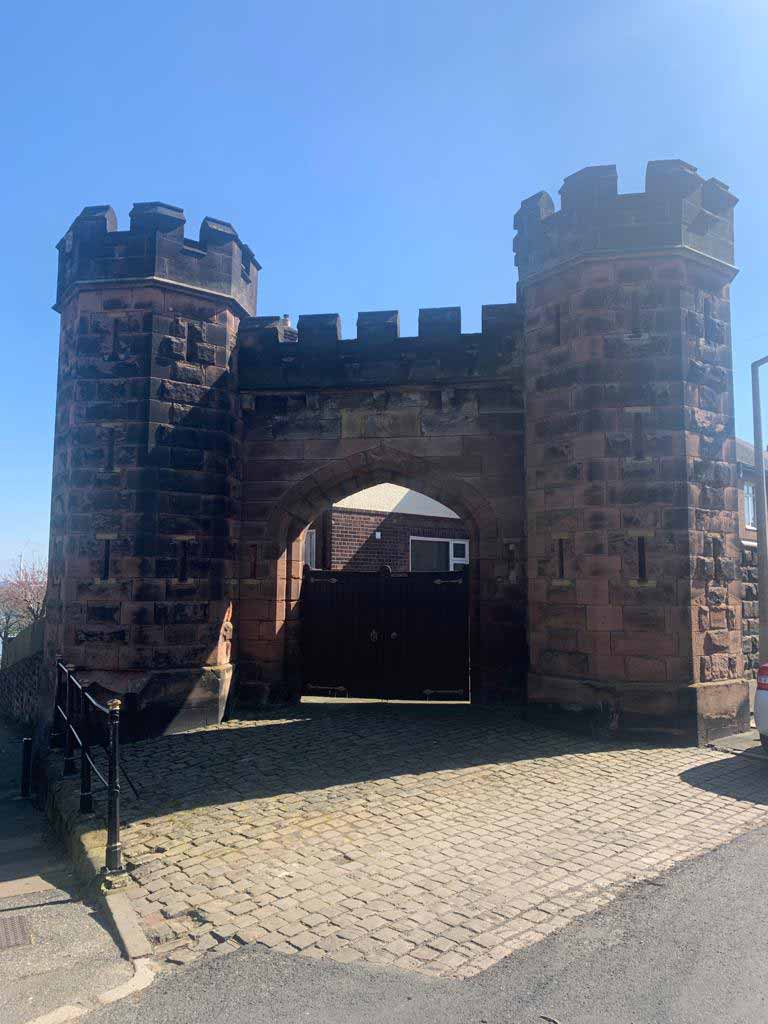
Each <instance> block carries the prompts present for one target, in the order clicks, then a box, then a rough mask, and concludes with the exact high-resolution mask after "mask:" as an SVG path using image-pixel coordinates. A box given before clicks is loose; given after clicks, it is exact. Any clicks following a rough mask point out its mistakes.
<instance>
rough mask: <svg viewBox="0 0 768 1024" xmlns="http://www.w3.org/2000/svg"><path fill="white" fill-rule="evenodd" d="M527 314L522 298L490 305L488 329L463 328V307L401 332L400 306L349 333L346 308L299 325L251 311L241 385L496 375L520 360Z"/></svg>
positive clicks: (245, 323) (370, 316) (426, 314)
mask: <svg viewBox="0 0 768 1024" xmlns="http://www.w3.org/2000/svg"><path fill="white" fill-rule="evenodd" d="M522 328H523V313H522V309H521V307H520V306H518V305H517V304H516V303H503V304H498V305H489V306H483V307H482V325H481V330H480V332H478V333H474V334H462V331H461V309H460V308H459V307H458V306H445V307H439V308H435V309H420V310H419V328H418V330H419V333H418V335H416V336H414V337H401V336H400V313H399V312H398V311H397V310H391V309H388V310H378V311H371V312H362V313H358V315H357V336H356V337H355V338H348V339H345V338H343V337H342V328H341V317H340V316H339V314H338V313H313V314H309V315H307V314H303V315H302V316H300V317H299V319H298V322H297V325H296V327H292V326H291V324H290V321H289V320H288V318H287V317H286V316H258V317H249V318H248V319H245V320H242V321H241V322H240V331H239V334H238V346H239V353H240V355H239V370H240V385H241V387H242V388H245V389H248V388H250V387H259V388H264V387H275V388H289V387H309V386H314V387H318V386H322V385H324V384H328V383H329V382H339V381H347V382H348V383H350V384H364V383H375V384H378V385H381V384H385V383H388V382H389V383H395V382H397V383H400V384H402V383H403V382H404V381H406V380H419V379H421V377H422V376H425V377H430V378H432V379H434V378H435V377H436V376H437V378H438V379H445V380H448V379H456V378H458V379H462V378H466V377H473V376H474V377H493V376H494V375H496V374H499V373H500V372H501V373H502V374H503V367H504V366H508V365H511V364H515V365H519V363H520V360H521V358H522V350H521V339H522Z"/></svg>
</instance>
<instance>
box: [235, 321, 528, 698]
mask: <svg viewBox="0 0 768 1024" xmlns="http://www.w3.org/2000/svg"><path fill="white" fill-rule="evenodd" d="M239 367H240V388H241V396H242V408H243V444H244V449H243V465H244V481H243V532H242V537H243V552H242V561H241V572H242V580H241V590H240V596H241V609H240V630H239V651H240V670H241V678H242V681H243V684H244V685H247V680H248V676H249V674H252V676H253V678H254V682H259V683H261V682H263V681H265V680H266V681H271V680H274V681H275V682H277V681H279V680H280V679H281V678H282V677H283V676H284V675H285V666H286V662H290V661H291V660H292V659H293V660H294V661H295V658H296V654H295V652H296V638H297V636H298V616H299V609H298V601H299V596H300V589H301V557H300V550H297V547H296V544H295V538H298V537H299V535H300V533H301V531H302V530H303V529H304V528H305V527H306V526H307V524H308V523H310V522H312V521H313V520H314V519H315V517H316V516H317V515H318V514H319V512H320V511H321V510H322V509H323V508H326V507H327V506H328V505H330V504H332V503H333V502H334V501H337V500H338V499H340V498H343V497H346V496H347V495H349V494H351V493H354V492H355V491H358V490H360V489H362V488H364V487H367V486H370V485H372V484H374V483H379V482H384V481H393V482H395V483H399V484H403V485H404V486H407V487H412V488H414V489H415V490H418V491H421V492H423V493H425V494H427V495H429V496H430V497H432V498H436V499H437V500H438V501H441V502H443V503H444V504H445V505H447V506H448V507H449V508H451V509H453V510H454V511H455V512H456V513H457V514H459V515H460V516H461V517H462V518H463V520H464V523H465V525H466V526H467V527H468V529H469V532H470V535H471V536H472V539H473V550H474V551H475V552H476V553H477V557H476V559H475V560H474V562H473V568H472V572H473V590H472V595H473V596H472V607H473V616H474V619H473V637H474V646H473V651H474V654H473V658H474V659H476V660H473V667H474V668H476V676H473V679H474V678H476V679H477V681H478V682H477V689H478V690H480V689H481V684H480V680H481V678H482V679H484V680H485V683H484V684H483V685H485V686H486V687H487V688H488V690H494V691H496V690H499V691H505V692H507V693H510V694H512V695H516V696H518V697H519V696H521V695H522V692H523V689H524V681H525V665H526V646H525V624H524V620H525V591H524V583H523V574H522V569H521V553H522V543H523V532H524V487H523V431H524V412H523V403H524V397H523V374H522V351H521V321H520V311H519V309H518V308H517V307H516V306H515V305H508V306H486V307H484V309H483V329H482V331H481V332H480V333H478V334H469V335H467V334H462V333H461V324H460V315H459V310H457V309H439V310H422V311H421V314H420V320H419V336H418V337H416V338H401V337H399V335H398V317H397V314H396V313H393V312H384V313H365V314H360V317H359V319H358V336H357V338H355V339H351V340H342V338H341V327H340V322H339V318H338V316H337V315H336V314H328V315H317V316H310V317H304V316H303V317H300V318H299V321H298V330H293V329H292V328H288V327H287V326H286V325H285V324H284V323H283V321H282V320H281V319H280V318H275V317H258V318H254V319H253V320H250V321H247V322H245V323H243V324H242V325H241V328H240V362H239Z"/></svg>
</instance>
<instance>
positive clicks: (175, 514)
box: [46, 160, 748, 740]
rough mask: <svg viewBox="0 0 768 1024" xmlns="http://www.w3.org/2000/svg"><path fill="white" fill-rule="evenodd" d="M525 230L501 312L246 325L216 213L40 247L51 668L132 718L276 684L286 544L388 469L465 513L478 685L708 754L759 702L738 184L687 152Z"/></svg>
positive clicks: (82, 226)
mask: <svg viewBox="0 0 768 1024" xmlns="http://www.w3.org/2000/svg"><path fill="white" fill-rule="evenodd" d="M560 197H561V203H560V209H559V210H558V211H556V210H555V207H554V204H553V202H552V200H551V198H550V197H549V195H547V194H546V193H539V194H537V195H535V196H533V197H531V198H530V199H526V200H525V201H524V202H523V204H522V205H521V207H520V209H519V211H518V213H517V215H516V217H515V228H516V230H517V235H516V238H515V243H514V250H515V254H516V264H517V267H518V272H519V283H518V287H517V296H516V299H517V301H516V302H510V303H506V304H494V305H487V306H484V307H483V309H482V326H481V330H480V331H479V332H477V333H471V334H468V333H464V332H462V326H461V313H460V310H459V309H458V308H443V309H422V310H421V311H420V313H419V329H418V336H416V337H402V336H401V335H400V330H399V316H398V313H397V312H396V311H394V310H387V311H383V312H363V313H360V314H359V315H358V318H357V325H356V332H355V336H354V337H351V338H350V337H346V338H345V337H344V334H343V332H342V326H341V323H340V319H339V317H338V315H336V314H335V313H329V314H312V315H302V316H300V317H299V319H298V323H297V325H296V327H295V328H294V327H292V326H291V325H290V323H289V322H288V320H287V318H285V317H282V316H265V315H258V316H257V315H256V312H257V311H256V291H257V279H258V274H259V271H260V269H261V268H260V265H259V263H258V262H257V261H256V259H255V257H254V255H253V253H252V252H251V250H250V249H249V248H248V246H247V245H245V244H244V243H243V242H242V241H241V240H240V238H239V237H238V235H237V233H236V231H235V229H234V228H233V227H232V226H231V225H230V224H227V223H225V222H222V221H218V220H213V219H211V218H206V219H205V220H204V221H203V223H202V226H201V228H200V233H199V237H198V238H189V237H186V236H185V218H184V214H183V211H182V210H180V209H178V208H177V207H173V206H168V205H164V204H162V203H139V204H136V205H135V206H134V207H133V209H132V211H131V218H130V227H129V229H128V230H119V229H118V226H117V222H116V218H115V214H114V211H113V210H112V209H111V207H104V206H102V207H87V208H86V209H85V210H83V212H82V213H81V214H80V215H79V216H78V217H77V219H76V220H75V221H74V223H73V224H72V226H71V228H70V229H69V230H68V231H67V233H66V235H65V236H64V238H63V239H62V240H61V242H60V243H59V246H58V249H59V282H58V293H57V303H56V309H57V310H58V311H59V312H60V314H61V322H62V327H61V342H60V355H59V378H58V399H57V410H56V440H55V453H54V474H53V499H52V519H51V549H50V556H51V558H50V563H51V583H50V593H49V605H48V607H49V617H48V634H47V640H46V647H47V655H48V657H49V659H52V658H53V657H54V655H56V654H60V655H63V657H64V658H65V660H66V661H68V662H69V663H72V664H74V665H75V666H76V667H77V668H78V670H79V672H80V675H81V676H82V677H83V678H84V679H86V680H92V681H94V682H96V683H98V684H99V685H100V686H102V687H104V688H105V689H108V690H111V691H115V692H118V693H121V694H130V695H132V699H133V702H134V705H135V707H136V709H137V711H138V712H139V713H141V714H144V715H145V716H146V718H147V721H149V720H150V719H152V720H153V721H154V722H155V723H156V724H157V723H159V724H160V725H161V726H162V727H167V728H177V727H179V726H180V725H181V724H182V723H185V722H190V721H211V720H216V719H217V718H218V717H220V716H221V714H222V713H223V711H224V706H225V702H226V699H227V695H228V692H229V690H230V686H231V685H232V680H233V676H234V678H235V679H236V681H237V687H238V692H239V694H240V697H241V699H247V697H248V695H249V693H253V694H258V695H259V697H260V698H261V699H263V698H264V696H265V695H267V694H269V696H270V697H271V698H272V699H278V698H281V697H286V696H292V695H295V694H296V693H297V692H299V691H300V688H301V677H302V666H301V658H300V656H299V644H298V637H299V632H300V623H301V618H300V616H301V601H300V597H301V585H302V579H301V576H302V573H301V570H302V553H301V537H302V533H303V532H304V531H305V529H306V527H307V525H308V524H309V523H311V522H313V521H314V520H315V519H317V517H318V516H319V515H320V514H321V513H322V512H323V510H324V509H326V508H327V507H328V506H329V505H331V504H333V503H334V502H335V501H337V500H339V499H341V498H344V497H346V496H347V495H349V494H351V493H353V492H356V491H359V490H360V489H362V488H365V487H369V486H371V485H373V484H376V483H381V482H385V481H390V482H394V483H398V484H402V485H403V486H405V487H408V488H413V489H414V490H417V491H420V492H423V493H424V494H426V495H428V496H429V497H432V498H434V499H436V500H437V501H439V502H441V503H443V504H445V505H447V506H448V507H449V508H450V509H452V510H454V511H455V512H456V513H457V514H458V515H459V516H460V517H461V519H462V521H463V524H464V526H465V528H466V530H467V532H468V535H469V537H470V543H471V548H472V552H473V557H472V562H471V566H470V608H469V616H470V638H471V650H472V687H473V690H472V692H473V699H476V700H481V701H491V700H497V699H505V700H515V701H527V702H528V703H529V704H532V705H533V704H537V705H543V706H552V705H554V706H560V707H566V708H574V707H588V708H592V707H602V708H603V709H606V708H607V709H608V710H609V711H610V714H611V716H612V717H613V720H614V722H618V723H620V725H621V726H622V727H627V728H629V727H632V726H639V727H646V726H651V727H653V728H656V729H666V730H669V731H671V732H676V733H677V734H680V733H683V734H685V735H688V736H691V737H698V738H699V740H704V739H706V738H707V737H710V736H712V735H715V734H716V733H719V732H724V731H729V730H732V729H736V728H741V727H742V726H743V725H744V723H745V718H746V715H747V714H748V696H747V694H748V687H747V682H746V681H745V678H744V667H743V656H742V629H741V615H742V601H741V596H742V595H741V582H740V579H739V562H740V557H741V555H740V548H739V526H738V515H737V508H738V492H737V464H736V456H735V447H734V444H735V443H734V434H733V389H732V375H731V340H730V312H729V285H730V282H731V280H732V279H733V277H734V275H735V274H736V269H735V267H734V264H733V207H734V205H735V203H736V199H735V198H734V197H733V196H732V195H731V194H730V192H729V190H728V188H727V187H726V186H725V185H723V184H722V183H721V182H720V181H718V180H717V179H715V178H710V179H708V180H705V179H704V178H702V177H701V176H699V175H698V174H697V173H696V169H695V168H693V167H691V166H690V165H689V164H686V163H683V162H682V161H678V160H661V161H652V162H651V163H649V164H648V168H647V175H646V189H645V191H644V192H642V193H638V194H627V195H622V194H619V193H618V188H617V175H616V169H615V167H613V166H602V167H588V168H585V169H583V170H581V171H578V172H577V173H575V174H572V175H570V176H569V177H568V178H566V179H565V182H564V184H563V187H562V188H561V190H560Z"/></svg>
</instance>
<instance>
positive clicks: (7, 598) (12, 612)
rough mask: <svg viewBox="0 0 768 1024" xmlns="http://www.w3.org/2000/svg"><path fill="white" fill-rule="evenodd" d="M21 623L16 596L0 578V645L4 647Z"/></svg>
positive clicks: (17, 630) (20, 626)
mask: <svg viewBox="0 0 768 1024" xmlns="http://www.w3.org/2000/svg"><path fill="white" fill-rule="evenodd" d="M22 625H23V622H22V618H21V614H20V610H19V606H18V604H17V603H16V597H15V595H14V593H13V592H12V590H11V588H10V587H9V586H8V584H7V583H6V582H5V580H0V647H5V645H6V643H7V642H8V641H9V640H10V639H12V637H14V636H16V634H17V633H18V632H19V630H20V629H21V628H22Z"/></svg>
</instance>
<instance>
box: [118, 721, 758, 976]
mask: <svg viewBox="0 0 768 1024" xmlns="http://www.w3.org/2000/svg"><path fill="white" fill-rule="evenodd" d="M123 755H124V762H125V764H126V767H127V769H128V771H129V773H130V774H131V776H132V777H133V778H134V780H135V781H137V782H138V783H139V784H140V786H141V787H142V800H141V802H137V801H136V800H135V799H133V798H129V797H128V792H127V787H124V793H126V799H125V801H124V808H125V817H126V820H127V821H128V822H129V824H128V826H127V827H126V829H125V832H124V844H125V849H126V855H127V859H128V861H129V862H130V863H131V864H132V865H133V867H132V877H133V879H134V881H135V883H136V885H135V887H134V888H133V889H132V890H131V891H130V895H131V898H132V899H133V901H134V904H135V907H136V909H137V910H138V912H139V913H140V915H141V917H142V920H143V923H144V926H145V928H146V930H147V932H148V933H149V935H150V937H151V938H152V939H153V941H155V942H156V943H157V947H156V948H157V953H158V955H159V956H163V957H167V958H168V959H170V960H171V962H177V963H184V962H188V961H189V960H191V959H194V958H195V957H197V956H199V955H201V954H203V953H205V952H208V951H212V952H214V951H215V952H224V951H226V950H228V949H233V948H236V947H237V946H238V945H239V944H240V943H249V942H257V943H262V944H263V945H265V946H268V947H271V948H273V949H277V950H279V951H281V952H283V953H288V954H297V953H298V954H302V955H304V956H312V957H323V956H328V957H331V958H333V959H334V960H338V961H341V962H343V963H347V962H351V961H354V960H365V961H368V962H371V963H376V964H394V965H395V966H397V967H400V968H406V969H412V970H418V971H423V972H427V973H429V974H439V975H443V976H452V977H468V976H470V975H472V974H476V973H477V972H479V971H482V970H484V969H485V968H487V967H489V966H490V965H491V964H493V963H495V962H496V961H498V960H499V959H501V958H502V957H505V956H508V955H509V954H510V953H512V952H514V951H515V950H516V949H519V948H521V947H523V946H526V945H529V944H530V943H533V942H536V941H538V940H539V939H541V938H542V937H543V936H545V935H547V934H549V933H550V932H553V931H556V930H557V929H559V928H563V927H565V926H566V925H567V924H568V923H569V921H571V920H572V919H574V918H576V917H578V916H579V915H581V914H585V913H588V912H589V911H591V910H594V909H595V908H596V907H599V906H601V905H603V904H604V903H607V902H609V901H610V900H611V899H613V898H614V897H615V896H616V895H617V894H618V893H619V892H621V891H622V889H623V888H624V887H626V886H627V885H628V884H631V883H632V882H635V881H637V880H638V879H642V878H650V877H653V876H655V875H657V874H658V873H659V872H661V871H663V870H664V869H666V868H668V867H670V866H671V865H673V864H674V863H676V862H677V861H680V860H684V859H686V858H689V857H694V856H696V855H698V854H701V853H704V852H705V851H707V850H711V849H713V848H714V847H716V846H718V845H719V844H721V843H723V842H726V841H728V840H729V839H731V838H733V837H734V836H736V835H739V834H740V833H742V832H744V831H746V830H748V829H750V828H754V827H755V826H757V825H762V824H768V762H766V763H765V764H762V763H760V762H759V761H754V760H746V759H743V758H736V757H732V756H731V755H728V754H723V753H719V752H715V751H711V750H701V749H697V748H691V747H688V748H675V747H666V748H664V747H661V748H660V747H651V746H638V745H619V744H612V743H603V742H600V741H596V740H590V739H585V738H579V737H576V738H575V737H573V736H568V735H565V734H563V733H558V732H553V731H549V730H545V729H541V728H536V727H533V726H530V725H527V724H526V723H524V722H522V721H520V720H519V719H518V718H516V717H515V716H514V715H513V714H512V713H507V712H500V711H498V710H484V709H480V708H474V707H472V708H470V707H467V706H455V705H453V706H443V707H440V706H424V705H402V704H400V705H398V704H389V705H385V704H376V703H364V704H355V703H351V702H350V703H345V702H342V703H330V702H328V703H324V702H321V701H317V702H306V703H303V704H302V705H301V706H299V707H296V708H295V709H291V713H290V714H286V710H285V709H282V710H281V712H279V713H275V714H266V713H265V715H264V717H262V718H259V719H258V720H253V721H250V720H249V721H235V722H229V723H227V724H226V725H223V726H219V727H216V728H210V729H202V730H197V731H195V732H190V733H186V734H183V735H179V736H173V737H166V738H163V739H160V740H155V741H151V742H143V743H140V744H134V745H131V746H126V747H124V751H123Z"/></svg>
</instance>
